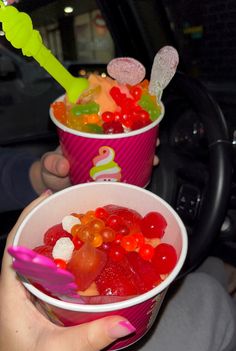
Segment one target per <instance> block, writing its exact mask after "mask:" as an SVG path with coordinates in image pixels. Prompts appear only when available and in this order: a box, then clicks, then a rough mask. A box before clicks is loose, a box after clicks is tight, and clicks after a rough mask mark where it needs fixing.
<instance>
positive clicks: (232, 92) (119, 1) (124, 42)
mask: <svg viewBox="0 0 236 351" xmlns="http://www.w3.org/2000/svg"><path fill="white" fill-rule="evenodd" d="M14 5H15V6H16V7H17V8H18V10H19V11H24V12H26V13H28V14H29V15H30V16H31V18H32V21H33V24H34V28H35V29H37V30H39V32H40V33H41V35H42V38H43V40H44V43H45V45H46V46H47V47H48V48H49V49H50V50H51V51H52V52H53V53H54V54H55V55H56V56H57V58H58V59H59V60H60V61H61V62H62V63H63V64H64V65H65V66H66V67H67V68H68V70H69V71H70V72H71V73H72V74H73V75H75V76H86V75H88V74H89V73H90V72H99V73H101V74H102V73H103V72H106V65H107V64H108V62H109V61H110V60H111V59H112V58H114V57H133V58H135V59H137V60H139V61H140V62H141V63H142V64H143V65H144V66H145V67H146V76H147V78H150V72H151V68H152V63H153V59H154V57H155V54H156V53H157V52H158V50H160V48H162V47H163V46H165V45H171V46H173V47H175V48H176V49H177V51H178V53H179V58H180V62H179V66H178V70H177V72H176V74H175V76H174V78H173V79H172V80H171V82H170V84H169V85H168V86H167V88H166V89H165V90H164V92H163V96H162V100H163V103H164V106H165V117H164V119H163V120H162V121H161V124H160V130H159V138H160V146H158V147H157V150H156V153H157V155H158V157H159V160H160V163H159V165H158V166H156V167H154V168H153V174H152V179H151V182H150V184H149V185H148V189H149V190H150V191H152V192H154V193H155V194H157V195H159V196H160V197H162V198H163V199H164V200H166V201H167V202H168V203H169V204H170V205H171V206H172V207H173V208H174V209H175V210H176V211H177V213H178V214H179V216H180V217H181V219H182V220H183V222H184V224H185V226H186V228H187V231H188V237H189V250H188V255H187V260H186V263H185V265H184V268H183V270H182V271H181V276H182V275H184V274H187V273H188V272H190V271H192V270H194V269H195V268H196V267H197V266H198V265H199V264H200V263H201V262H202V261H203V260H204V259H205V258H206V257H207V256H209V255H213V256H216V257H220V258H222V259H223V260H224V261H225V262H227V263H229V264H231V265H233V266H236V172H235V171H236V116H235V113H236V84H235V81H236V65H235V58H236V41H235V40H234V38H235V36H236V25H235V21H234V19H235V13H236V3H235V2H234V1H231V0H225V1H222V0H214V1H213V0H208V1H207V2H204V3H201V2H199V1H196V0H188V1H187V0H180V1H178V2H176V1H174V0H112V1H106V0H97V1H95V0H80V1H79V0H70V1H64V0H57V1H50V0H38V1H29V0H19V1H15V4H14ZM0 35H1V37H0V116H1V128H0V147H1V148H5V147H8V148H9V147H10V148H17V149H23V150H24V149H26V150H28V151H30V152H31V153H33V154H34V155H36V156H37V157H40V156H41V155H42V154H43V153H45V152H46V151H49V150H54V149H55V148H56V147H57V146H58V137H57V133H56V129H55V127H54V126H53V124H52V122H51V121H50V118H49V113H48V110H49V106H50V103H51V102H52V101H53V100H54V99H56V98H57V97H58V96H60V95H62V94H63V89H62V88H61V87H60V86H59V84H58V83H57V82H56V81H54V79H53V78H52V77H50V76H49V75H48V74H47V73H46V72H45V71H44V70H43V69H42V68H41V67H40V66H39V65H38V63H37V62H35V61H34V60H33V59H32V58H26V57H24V56H23V55H22V52H21V51H20V50H17V49H14V48H12V47H11V45H10V44H9V43H8V41H7V40H6V38H5V37H4V32H3V31H1V32H0ZM21 210H22V209H20V208H19V209H17V210H15V211H10V212H7V211H6V212H3V213H0V233H1V237H0V238H1V253H2V252H3V248H4V245H5V240H6V236H7V233H8V232H9V230H10V229H11V227H12V226H13V224H14V223H15V221H16V219H17V217H18V215H19V213H20V212H21Z"/></svg>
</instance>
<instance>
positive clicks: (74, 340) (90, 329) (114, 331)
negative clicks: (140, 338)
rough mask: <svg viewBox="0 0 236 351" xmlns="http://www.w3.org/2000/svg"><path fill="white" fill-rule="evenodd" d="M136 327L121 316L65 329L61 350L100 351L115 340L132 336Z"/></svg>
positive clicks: (62, 334)
mask: <svg viewBox="0 0 236 351" xmlns="http://www.w3.org/2000/svg"><path fill="white" fill-rule="evenodd" d="M135 330H136V329H135V327H134V326H133V325H132V324H131V323H130V322H129V321H128V320H126V319H124V318H122V317H119V316H112V317H105V318H102V319H98V320H96V321H93V322H90V323H86V324H81V325H79V326H74V327H69V328H65V329H64V328H63V329H62V330H60V332H59V338H60V340H59V339H57V340H58V345H60V350H70V351H98V350H101V349H103V348H104V347H106V346H108V345H110V344H111V343H112V342H114V341H115V340H117V339H119V338H122V337H124V336H127V335H129V334H132V333H134V332H135Z"/></svg>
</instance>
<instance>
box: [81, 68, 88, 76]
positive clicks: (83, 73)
mask: <svg viewBox="0 0 236 351" xmlns="http://www.w3.org/2000/svg"><path fill="white" fill-rule="evenodd" d="M86 74H87V72H86V71H85V70H84V69H81V70H79V75H80V76H86Z"/></svg>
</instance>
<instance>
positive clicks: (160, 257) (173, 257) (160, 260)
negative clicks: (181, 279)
mask: <svg viewBox="0 0 236 351" xmlns="http://www.w3.org/2000/svg"><path fill="white" fill-rule="evenodd" d="M176 263H177V254H176V251H175V249H174V247H173V246H172V245H169V244H166V243H163V244H160V245H158V246H157V247H156V248H155V251H154V255H153V258H152V264H153V266H154V268H155V271H156V272H158V273H159V274H167V273H170V272H171V271H172V269H173V268H174V267H175V265H176Z"/></svg>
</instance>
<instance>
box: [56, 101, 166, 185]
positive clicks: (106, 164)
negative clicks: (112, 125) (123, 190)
mask: <svg viewBox="0 0 236 351" xmlns="http://www.w3.org/2000/svg"><path fill="white" fill-rule="evenodd" d="M63 100H64V96H61V97H60V98H58V99H57V101H63ZM160 106H161V114H160V116H159V118H158V119H156V120H155V121H154V122H152V123H151V124H149V125H147V126H145V127H143V128H141V129H137V130H134V131H130V132H128V133H117V134H93V133H85V132H81V131H78V130H75V129H72V128H69V127H67V126H65V125H64V124H62V123H61V122H60V121H59V120H58V119H57V118H55V116H54V114H53V110H52V108H50V117H51V119H52V121H53V123H54V124H55V125H56V126H57V131H58V136H59V140H60V145H61V148H62V152H63V154H64V155H65V157H66V158H67V159H68V160H69V163H70V179H71V182H72V184H81V183H87V182H94V181H95V182H96V181H113V182H123V183H129V184H133V185H137V186H140V187H146V186H147V185H148V183H149V182H150V179H151V174H152V168H153V158H154V155H155V151H156V141H157V137H158V131H159V123H160V122H161V120H162V118H163V116H164V106H163V104H162V103H160Z"/></svg>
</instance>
